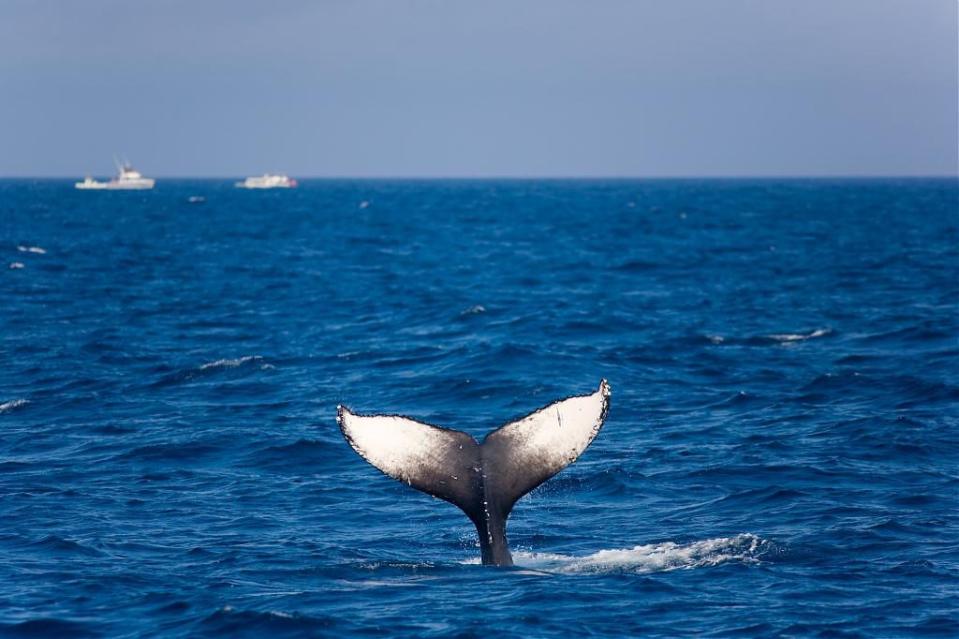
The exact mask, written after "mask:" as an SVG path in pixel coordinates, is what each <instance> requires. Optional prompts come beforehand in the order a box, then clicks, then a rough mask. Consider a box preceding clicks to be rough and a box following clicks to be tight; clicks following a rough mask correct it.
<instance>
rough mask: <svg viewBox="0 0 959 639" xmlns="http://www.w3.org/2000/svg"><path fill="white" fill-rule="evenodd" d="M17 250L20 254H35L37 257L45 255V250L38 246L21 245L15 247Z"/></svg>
mask: <svg viewBox="0 0 959 639" xmlns="http://www.w3.org/2000/svg"><path fill="white" fill-rule="evenodd" d="M17 250H18V251H20V252H21V253H36V254H37V255H46V253H47V250H46V249H44V248H40V247H39V246H24V245H23V244H21V245H20V246H18V247H17Z"/></svg>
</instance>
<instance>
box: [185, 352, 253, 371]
mask: <svg viewBox="0 0 959 639" xmlns="http://www.w3.org/2000/svg"><path fill="white" fill-rule="evenodd" d="M261 359H263V357H262V356H261V355H245V356H243V357H237V358H236V359H218V360H216V361H215V362H207V363H206V364H204V365H202V366H201V367H200V370H201V371H206V370H210V369H211V368H236V367H237V366H242V365H243V364H246V363H247V362H256V361H259V360H261Z"/></svg>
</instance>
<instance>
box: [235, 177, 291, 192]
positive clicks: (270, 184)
mask: <svg viewBox="0 0 959 639" xmlns="http://www.w3.org/2000/svg"><path fill="white" fill-rule="evenodd" d="M236 186H237V188H240V189H292V188H293V187H295V186H296V180H294V179H291V178H289V177H287V176H286V175H274V174H272V173H264V174H263V175H260V176H257V177H248V178H246V179H245V180H243V181H242V182H237V183H236Z"/></svg>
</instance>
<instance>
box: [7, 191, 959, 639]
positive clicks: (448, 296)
mask: <svg viewBox="0 0 959 639" xmlns="http://www.w3.org/2000/svg"><path fill="white" fill-rule="evenodd" d="M0 300H2V313H0V362H2V366H0V522H2V524H0V636H12V637H100V636H103V637H141V636H149V637H215V636H235V637H264V636H269V637H273V638H279V637H312V636H320V637H322V636H334V637H336V636H394V637H464V638H465V637H488V636H491V635H497V636H526V637H566V636H588V637H620V636H646V637H676V636H703V637H732V636H737V637H739V636H744V637H751V636H752V637H769V636H789V637H808V636H812V637H880V636H881V637H893V636H955V635H956V634H957V632H959V508H957V506H959V470H957V469H959V431H957V426H959V410H957V408H959V366H957V364H959V359H957V354H959V339H957V338H959V182H957V181H956V180H955V179H902V180H896V179H889V180H865V179H864V180H804V179H796V180H500V181H497V180H489V181H457V180H441V181H429V180H422V181H417V180H410V181H402V180H399V181H396V180H394V181H391V180H304V181H301V184H300V188H297V189H294V190H283V191H280V190H274V191H262V192H255V191H244V190H240V189H235V188H233V185H232V181H226V180H192V181H191V180H159V181H158V184H157V188H156V189H155V190H153V191H149V192H102V191H101V192H83V191H76V190H74V189H73V188H72V181H66V180H3V181H0ZM601 378H606V379H608V380H609V383H610V385H611V387H612V404H611V407H610V410H609V414H608V418H607V421H606V424H605V426H604V428H603V430H602V431H601V432H600V433H599V436H598V437H597V438H596V440H595V441H594V442H593V444H592V446H591V447H590V448H589V449H588V450H587V451H586V452H585V453H584V454H583V455H582V456H581V457H580V459H579V460H578V461H577V462H576V463H575V464H573V465H572V466H570V467H569V468H567V469H566V470H564V471H563V472H562V473H560V474H559V475H557V476H556V477H555V478H553V479H552V480H550V481H548V482H547V483H546V484H544V485H543V486H541V487H540V488H538V489H536V490H535V491H533V492H532V493H531V494H530V495H528V496H527V497H525V498H524V499H523V500H521V501H520V502H519V503H518V504H517V506H516V508H515V509H514V511H513V514H512V516H511V519H510V523H509V529H508V533H509V539H510V542H511V546H512V548H513V554H514V559H515V561H516V564H517V565H516V566H515V567H514V568H509V569H500V568H490V567H484V566H481V565H479V547H478V541H477V538H476V532H475V529H474V528H473V526H472V525H471V524H470V522H469V521H468V520H467V519H466V517H465V516H464V515H463V514H462V513H460V512H459V511H458V510H457V509H456V508H455V507H454V506H452V505H450V504H448V503H446V502H442V501H439V500H435V499H431V498H430V497H429V496H428V495H425V494H423V493H419V492H417V491H415V490H413V489H411V488H409V487H407V486H405V485H403V484H400V483H399V482H395V481H393V480H391V479H389V478H387V477H385V476H383V475H382V474H380V473H379V472H378V471H377V470H376V469H374V468H373V467H372V466H369V465H368V464H366V463H365V462H364V461H363V459H361V458H360V457H359V456H357V455H356V454H355V453H354V452H353V451H352V450H351V449H350V447H349V446H348V445H347V444H346V442H345V441H344V440H343V438H342V436H341V435H340V432H339V430H338V428H337V425H336V421H335V416H336V406H337V405H338V404H344V405H346V406H349V407H350V408H351V409H353V410H356V411H360V412H365V413H378V412H382V413H397V414H403V415H409V416H411V417H414V418H416V419H419V420H421V421H426V422H429V423H433V424H440V425H444V426H448V427H451V428H457V429H460V430H464V431H466V432H468V433H470V434H472V435H473V436H475V437H477V438H481V437H482V436H483V435H484V434H485V433H486V432H487V431H489V430H491V429H494V428H496V427H498V426H500V425H502V424H503V423H505V422H507V421H509V420H511V419H514V418H516V417H520V416H523V415H525V414H527V413H529V412H531V411H532V410H534V409H536V408H539V407H541V406H544V405H546V404H549V403H551V402H552V401H554V400H557V399H560V398H563V397H567V396H570V395H577V394H585V393H589V392H592V391H594V390H595V389H596V387H597V385H598V383H599V381H600V379H601Z"/></svg>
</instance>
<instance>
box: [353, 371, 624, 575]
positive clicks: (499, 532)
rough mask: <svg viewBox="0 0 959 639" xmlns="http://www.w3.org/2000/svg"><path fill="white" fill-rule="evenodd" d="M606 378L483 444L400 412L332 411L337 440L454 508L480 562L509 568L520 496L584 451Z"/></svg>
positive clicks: (599, 417)
mask: <svg viewBox="0 0 959 639" xmlns="http://www.w3.org/2000/svg"><path fill="white" fill-rule="evenodd" d="M609 397H610V388H609V384H608V383H607V382H606V380H605V379H604V380H602V382H600V385H599V388H598V389H597V390H596V391H595V392H594V393H591V394H589V395H580V396H577V397H569V398H567V399H564V400H561V401H558V402H555V403H553V404H550V405H549V406H546V407H544V408H540V409H539V410H537V411H534V412H533V413H530V414H529V415H527V416H526V417H523V418H522V419H519V420H516V421H513V422H510V423H508V424H506V425H505V426H502V427H501V428H498V429H497V430H494V431H493V432H491V433H489V434H488V435H487V436H486V437H485V439H483V443H482V444H480V443H478V442H477V441H476V440H475V439H473V438H472V437H471V436H469V435H467V434H466V433H464V432H461V431H458V430H451V429H448V428H441V427H439V426H432V425H430V424H424V423H422V422H418V421H416V420H413V419H409V418H408V417H401V416H399V415H358V414H356V413H352V412H350V411H349V410H348V409H347V408H345V407H343V406H338V407H337V416H336V421H337V423H338V424H339V426H340V430H341V431H342V432H343V436H344V437H345V438H346V441H347V442H349V444H350V446H352V447H353V450H355V451H356V452H357V453H359V455H360V456H361V457H363V459H365V460H366V461H368V462H369V463H370V464H372V465H373V466H375V467H376V468H378V469H379V470H381V471H382V472H383V473H385V474H386V475H388V476H390V477H392V478H393V479H396V480H398V481H401V482H404V483H406V484H408V485H409V486H412V487H413V488H416V489H418V490H421V491H423V492H425V493H429V494H430V495H433V496H434V497H438V498H440V499H444V500H446V501H448V502H451V503H453V504H456V505H457V506H458V507H459V508H460V509H462V511H463V512H464V513H466V516H467V517H469V518H470V520H471V521H472V522H473V524H474V525H475V526H476V529H477V531H478V533H479V538H480V548H481V549H482V554H483V563H484V564H494V565H498V566H510V565H512V564H513V560H512V556H511V555H510V552H509V546H508V544H507V541H506V520H507V518H508V517H509V514H510V511H512V509H513V505H514V504H515V503H516V502H517V501H518V500H519V499H520V497H522V496H523V495H525V494H526V493H528V492H530V491H531V490H533V489H534V488H536V487H537V486H539V485H540V484H542V483H543V482H544V481H546V480H547V479H549V478H550V477H552V476H553V475H555V474H556V473H558V472H559V471H561V470H562V469H563V468H565V467H566V466H568V465H569V464H571V463H573V462H574V461H576V458H577V457H579V455H580V454H581V453H582V452H583V451H584V450H586V447H587V446H589V444H590V442H592V441H593V439H594V438H595V437H596V434H597V433H599V430H600V428H602V426H603V422H604V421H605V419H606V413H607V411H608V410H609Z"/></svg>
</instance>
